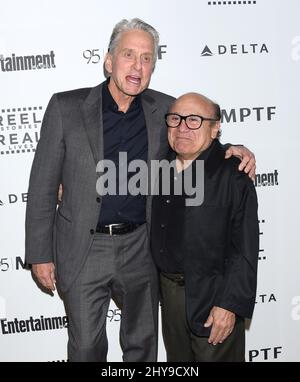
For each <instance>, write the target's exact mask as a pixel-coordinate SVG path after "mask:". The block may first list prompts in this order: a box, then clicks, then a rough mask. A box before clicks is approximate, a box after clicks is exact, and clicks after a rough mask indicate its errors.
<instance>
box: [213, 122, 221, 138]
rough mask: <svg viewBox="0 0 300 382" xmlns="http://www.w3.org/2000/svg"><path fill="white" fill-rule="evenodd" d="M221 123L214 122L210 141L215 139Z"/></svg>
mask: <svg viewBox="0 0 300 382" xmlns="http://www.w3.org/2000/svg"><path fill="white" fill-rule="evenodd" d="M220 127H221V122H220V121H217V122H215V124H214V126H213V127H212V128H211V137H212V139H215V138H217V135H218V131H219V130H220Z"/></svg>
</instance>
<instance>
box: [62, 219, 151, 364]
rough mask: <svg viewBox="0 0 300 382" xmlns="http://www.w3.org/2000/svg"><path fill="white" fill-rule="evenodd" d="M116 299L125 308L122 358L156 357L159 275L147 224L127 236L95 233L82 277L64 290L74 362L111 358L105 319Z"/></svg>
mask: <svg viewBox="0 0 300 382" xmlns="http://www.w3.org/2000/svg"><path fill="white" fill-rule="evenodd" d="M111 298H112V299H113V300H114V301H115V303H116V305H117V306H118V307H119V308H120V309H121V325H120V344H121V347H122V350H123V360H124V361H125V362H130V361H131V362H133V361H134V362H146V361H147V362H151V361H152V362H153V361H156V359H157V315H158V280H157V272H156V269H155V266H154V264H153V262H152V258H151V255H150V253H149V243H148V236H147V230H146V224H144V225H142V226H140V227H138V228H137V229H136V230H135V231H133V232H131V233H128V234H125V235H117V236H114V235H113V236H110V235H107V234H102V233H96V234H95V235H94V240H93V243H92V245H91V248H90V251H89V254H88V256H87V260H86V262H85V264H84V266H83V268H82V270H81V272H80V274H79V276H78V277H77V278H76V280H75V281H74V283H73V284H72V286H71V288H69V290H68V291H67V292H66V293H64V294H63V299H64V302H65V307H66V311H67V314H68V317H69V328H68V330H69V342H68V357H69V360H70V361H75V362H80V361H94V362H105V361H106V360H107V359H106V358H107V348H108V344H107V335H106V319H107V312H108V308H109V302H110V299H111Z"/></svg>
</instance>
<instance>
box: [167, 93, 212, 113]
mask: <svg viewBox="0 0 300 382" xmlns="http://www.w3.org/2000/svg"><path fill="white" fill-rule="evenodd" d="M170 112H171V113H178V114H182V115H188V114H199V115H203V116H205V115H209V114H211V113H212V112H213V105H212V103H211V102H209V101H208V100H207V99H205V98H203V97H200V96H185V97H179V98H178V99H177V100H176V101H175V102H174V103H173V105H172V106H171V108H170Z"/></svg>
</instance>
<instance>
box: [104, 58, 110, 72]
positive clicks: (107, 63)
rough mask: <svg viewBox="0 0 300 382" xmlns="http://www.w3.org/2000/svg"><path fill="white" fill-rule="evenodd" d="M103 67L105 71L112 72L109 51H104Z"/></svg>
mask: <svg viewBox="0 0 300 382" xmlns="http://www.w3.org/2000/svg"><path fill="white" fill-rule="evenodd" d="M104 68H105V70H106V71H107V73H109V74H111V73H112V55H111V54H110V53H106V55H105V58H104Z"/></svg>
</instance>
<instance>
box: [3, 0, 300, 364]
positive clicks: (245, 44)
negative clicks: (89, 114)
mask: <svg viewBox="0 0 300 382" xmlns="http://www.w3.org/2000/svg"><path fill="white" fill-rule="evenodd" d="M0 9H1V22H0V361H66V359H67V355H66V342H67V333H66V325H67V321H66V317H65V312H64V307H63V303H62V301H61V300H60V298H59V297H58V296H57V295H56V293H55V294H54V295H53V296H51V295H47V294H45V293H43V292H42V291H41V290H39V289H38V288H37V286H36V284H35V283H34V281H33V280H32V277H31V274H30V272H29V271H26V270H24V269H23V267H24V216H25V208H26V198H27V194H26V193H27V187H28V177H29V172H30V168H31V163H32V159H33V156H34V151H35V147H36V144H37V142H38V139H39V130H40V126H41V121H42V118H43V114H44V112H45V107H46V106H47V103H48V101H49V99H50V96H51V95H52V94H53V93H54V92H59V91H63V90H68V89H74V88H79V87H86V86H94V85H96V84H98V83H100V82H102V81H103V79H104V76H103V58H104V55H105V52H106V50H107V45H108V40H109V37H110V34H111V31H112V29H113V27H114V25H115V24H116V23H117V22H118V21H120V20H121V19H123V18H133V17H139V18H142V19H144V20H145V21H146V22H148V23H150V24H152V25H153V26H154V27H155V28H156V29H157V30H158V31H159V32H160V37H161V41H160V51H159V60H158V63H157V66H156V69H155V72H154V74H153V77H152V82H151V87H152V88H154V89H157V90H160V91H163V92H166V93H168V94H172V95H174V96H178V95H180V94H182V93H185V92H187V91H197V92H201V93H203V94H205V95H207V96H209V97H210V98H212V99H214V100H215V101H217V102H218V103H220V105H221V108H222V116H223V124H222V141H223V142H232V143H243V144H245V145H246V146H247V147H249V148H250V149H251V150H252V151H254V152H255V154H256V158H257V176H256V181H255V185H256V187H257V193H258V197H259V220H260V256H259V257H260V258H259V276H258V291H257V300H256V307H255V312H254V316H253V319H252V321H251V322H250V323H249V328H248V330H247V353H246V358H247V360H248V361H250V362H255V361H299V360H300V355H299V354H300V342H299V340H296V339H299V338H300V280H299V278H300V277H299V269H300V256H299V245H298V240H299V233H298V230H299V228H298V227H299V224H298V223H297V221H298V220H299V215H300V208H299V205H298V192H299V191H298V189H297V187H298V186H299V184H300V182H299V169H298V164H299V136H300V126H299V99H300V24H299V14H300V2H299V1H298V0H256V1H248V0H247V1H207V0H184V1H183V0H165V1H161V0H147V1H146V0H144V1H140V0H126V1H122V0H112V1H110V2H104V1H99V0H98V1H97V0H85V1H82V0H64V1H61V0H44V1H39V0H27V1H21V0H19V1H17V0H11V1H9V2H8V1H4V0H0ZM119 321H120V311H119V310H118V309H117V308H116V307H115V305H114V304H111V306H110V309H109V312H108V317H107V330H108V336H109V357H108V359H109V361H120V360H121V359H122V354H121V350H120V347H119V343H118V332H119ZM159 360H161V361H164V360H165V352H164V348H163V343H162V341H161V338H160V349H159Z"/></svg>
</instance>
